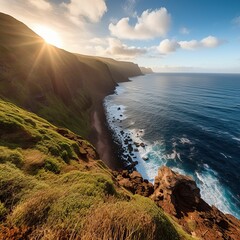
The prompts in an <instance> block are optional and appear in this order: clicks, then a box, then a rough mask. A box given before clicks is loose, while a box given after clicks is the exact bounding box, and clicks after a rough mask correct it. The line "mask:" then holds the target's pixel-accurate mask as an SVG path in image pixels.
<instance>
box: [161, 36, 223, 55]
mask: <svg viewBox="0 0 240 240" xmlns="http://www.w3.org/2000/svg"><path fill="white" fill-rule="evenodd" d="M224 42H225V41H223V40H219V39H218V38H216V37H213V36H208V37H206V38H203V39H202V40H200V41H197V40H190V41H179V42H177V41H176V40H169V39H164V40H163V41H161V42H160V44H159V46H158V47H157V49H158V51H159V52H160V53H163V54H168V53H171V52H175V51H177V49H179V48H181V49H185V50H196V49H200V48H216V47H218V46H220V45H221V44H223V43H224Z"/></svg>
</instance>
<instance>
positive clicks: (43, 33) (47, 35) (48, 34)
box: [34, 25, 62, 48]
mask: <svg viewBox="0 0 240 240" xmlns="http://www.w3.org/2000/svg"><path fill="white" fill-rule="evenodd" d="M34 30H35V31H36V33H37V34H38V35H39V36H40V37H42V38H43V39H44V40H45V42H46V43H49V44H52V45H54V46H56V47H59V48H60V47H62V40H61V38H60V36H59V34H58V33H57V32H55V31H54V30H52V29H51V28H48V27H46V26H40V25H39V26H36V27H35V29H34Z"/></svg>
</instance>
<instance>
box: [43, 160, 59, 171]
mask: <svg viewBox="0 0 240 240" xmlns="http://www.w3.org/2000/svg"><path fill="white" fill-rule="evenodd" d="M44 169H46V170H48V171H50V172H53V173H60V166H59V162H58V161H57V159H55V158H50V157H49V158H47V159H45V161H44Z"/></svg>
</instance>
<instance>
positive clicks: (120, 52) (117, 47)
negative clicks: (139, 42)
mask: <svg viewBox="0 0 240 240" xmlns="http://www.w3.org/2000/svg"><path fill="white" fill-rule="evenodd" d="M146 52H147V50H146V49H143V48H137V47H134V46H130V47H129V46H127V45H126V44H123V43H122V42H121V41H120V40H118V39H116V38H109V47H108V48H107V49H106V54H110V55H114V56H121V57H128V58H129V57H132V58H134V57H136V56H138V55H142V54H144V53H146Z"/></svg>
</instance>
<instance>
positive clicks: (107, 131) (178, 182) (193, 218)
mask: <svg viewBox="0 0 240 240" xmlns="http://www.w3.org/2000/svg"><path fill="white" fill-rule="evenodd" d="M118 110H119V111H120V110H121V109H118ZM95 114H97V118H98V120H96V115H95V119H94V117H93V118H92V120H93V121H92V123H93V127H94V129H95V137H97V139H98V141H99V140H100V143H99V144H100V145H102V147H101V148H99V145H98V146H97V150H98V152H99V154H100V157H101V158H102V159H103V160H104V162H105V163H106V164H107V165H108V166H109V167H110V168H111V169H112V170H113V176H114V179H115V180H116V181H117V182H118V184H119V186H121V187H124V188H125V189H127V190H128V191H130V192H131V193H133V194H139V195H142V196H145V197H149V198H150V199H152V200H153V201H154V202H155V203H156V204H157V205H158V206H159V207H160V208H162V209H163V210H164V212H166V213H167V214H169V215H170V216H171V217H172V218H173V219H174V220H175V221H176V222H178V223H179V224H180V225H181V226H182V227H183V229H184V230H185V231H186V232H187V233H189V234H191V235H192V236H193V237H198V238H199V239H206V240H213V239H233V240H238V239H240V220H238V219H237V218H235V217H234V216H232V215H230V214H224V213H222V212H221V211H220V210H218V209H217V208H216V207H215V206H209V205H208V204H207V203H206V202H205V201H204V200H203V199H202V198H201V194H200V189H199V188H198V187H197V185H196V182H195V181H194V180H193V179H192V178H191V177H189V176H184V175H181V174H178V173H175V172H173V171H172V170H171V169H170V168H168V167H165V166H163V167H161V168H159V171H158V175H157V176H156V177H155V181H154V184H152V183H151V182H149V181H148V180H147V179H144V178H143V177H142V175H141V174H140V173H139V172H138V171H136V165H137V164H138V162H137V161H135V158H134V156H135V153H136V152H138V148H141V147H143V148H144V147H145V143H143V142H134V140H133V139H132V138H131V136H130V135H129V134H128V133H125V132H124V131H123V130H121V132H120V137H124V138H123V139H124V140H123V141H124V145H122V144H121V143H120V142H119V141H117V139H116V137H114V134H113V132H112V130H111V128H110V126H109V125H108V122H107V119H106V113H105V109H104V106H103V105H102V104H101V106H98V108H97V111H96V112H95ZM114 121H118V122H119V123H120V121H121V120H120V119H114ZM95 142H96V141H95ZM126 150H127V151H128V154H125V153H124V152H126ZM143 160H148V159H147V158H146V159H143Z"/></svg>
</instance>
